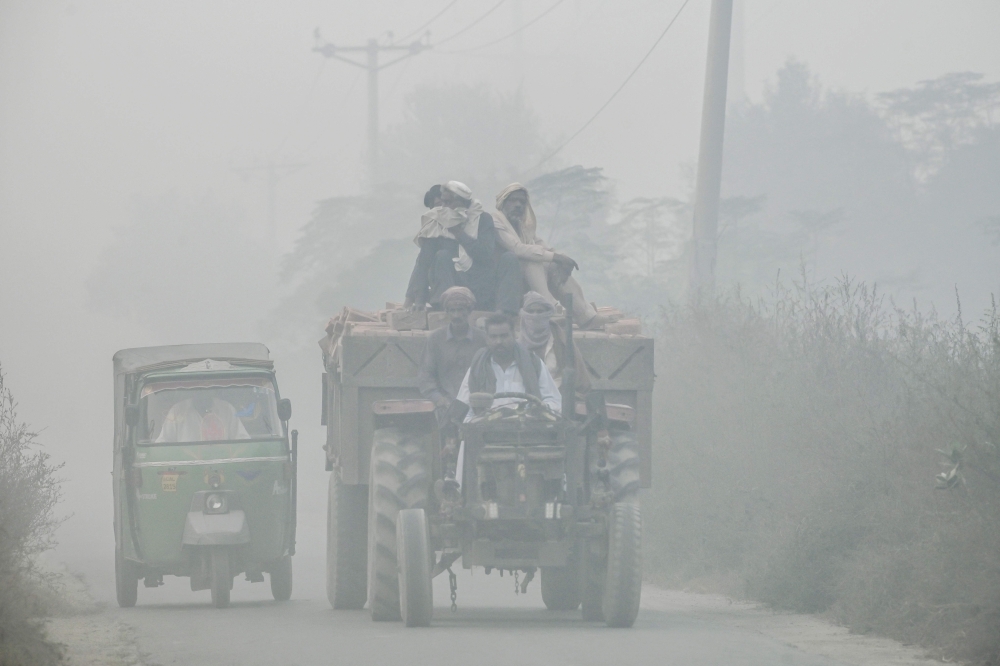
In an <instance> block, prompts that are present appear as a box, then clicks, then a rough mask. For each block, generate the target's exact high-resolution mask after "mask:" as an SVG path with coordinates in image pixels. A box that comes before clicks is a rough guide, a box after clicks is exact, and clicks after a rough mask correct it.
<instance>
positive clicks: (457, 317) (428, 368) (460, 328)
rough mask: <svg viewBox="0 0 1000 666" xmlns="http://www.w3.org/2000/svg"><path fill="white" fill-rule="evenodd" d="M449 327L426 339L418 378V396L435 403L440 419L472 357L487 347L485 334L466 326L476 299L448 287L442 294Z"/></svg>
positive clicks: (442, 304)
mask: <svg viewBox="0 0 1000 666" xmlns="http://www.w3.org/2000/svg"><path fill="white" fill-rule="evenodd" d="M441 306H442V307H443V308H444V311H445V312H446V313H447V315H448V319H449V324H448V325H447V326H445V327H443V328H439V329H437V330H436V331H434V332H432V333H431V334H430V336H429V337H428V338H427V345H426V346H425V347H424V355H423V358H422V359H421V360H420V371H419V373H418V374H417V388H418V389H420V395H422V396H423V397H425V398H427V399H428V400H431V401H433V402H434V405H435V406H436V407H437V413H438V416H439V420H440V417H442V416H443V414H444V413H445V412H446V411H447V410H448V407H450V406H451V403H452V401H453V400H454V399H455V396H456V395H458V389H459V387H460V386H461V385H462V379H463V378H464V377H465V374H466V372H467V371H468V370H469V364H471V363H472V357H473V356H475V354H476V352H477V351H479V350H480V349H482V348H483V347H485V346H486V334H485V333H484V332H483V331H481V330H479V329H478V328H476V327H474V326H470V325H469V315H471V314H472V310H473V309H474V308H475V307H476V297H475V296H474V295H473V294H472V292H471V291H470V290H469V289H466V288H465V287H451V288H450V289H448V290H446V291H445V292H444V293H443V294H441Z"/></svg>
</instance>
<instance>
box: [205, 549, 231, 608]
mask: <svg viewBox="0 0 1000 666" xmlns="http://www.w3.org/2000/svg"><path fill="white" fill-rule="evenodd" d="M209 562H210V563H211V565H212V567H211V568H212V603H213V604H214V605H215V607H216V608H225V607H226V606H228V605H229V593H230V590H232V589H233V577H232V575H230V573H229V553H228V552H227V551H226V549H225V548H224V547H222V546H213V547H212V549H211V551H209Z"/></svg>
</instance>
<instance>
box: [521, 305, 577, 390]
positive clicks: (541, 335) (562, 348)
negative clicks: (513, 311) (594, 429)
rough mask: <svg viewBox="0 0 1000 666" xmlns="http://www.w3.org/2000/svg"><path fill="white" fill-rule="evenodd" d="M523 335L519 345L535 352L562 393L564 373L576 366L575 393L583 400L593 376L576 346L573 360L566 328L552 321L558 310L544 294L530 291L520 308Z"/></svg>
mask: <svg viewBox="0 0 1000 666" xmlns="http://www.w3.org/2000/svg"><path fill="white" fill-rule="evenodd" d="M520 314H521V332H520V333H519V334H518V337H517V341H518V342H520V343H521V344H522V345H523V346H524V347H526V348H528V349H529V350H531V351H532V352H534V353H535V354H536V355H537V356H538V357H539V358H540V359H542V361H543V362H544V363H545V367H546V368H548V370H549V374H551V375H552V379H554V380H555V382H556V386H558V387H559V389H560V390H561V389H562V378H563V374H564V370H565V369H566V368H567V367H568V366H569V364H570V363H573V364H574V365H575V368H576V393H577V396H578V397H581V398H582V397H583V396H585V395H586V394H587V392H588V391H590V375H589V374H588V372H587V366H586V364H585V363H584V362H583V355H582V354H581V353H580V350H579V349H577V348H576V347H575V346H574V347H573V352H574V354H573V359H572V360H570V358H569V350H568V349H567V348H566V327H565V326H563V325H561V324H559V323H557V322H555V321H552V317H553V315H555V307H554V306H553V305H552V304H551V303H549V301H548V300H546V298H545V297H544V296H542V295H541V294H539V293H538V292H535V291H529V292H528V293H527V294H525V295H524V307H522V308H521V313H520Z"/></svg>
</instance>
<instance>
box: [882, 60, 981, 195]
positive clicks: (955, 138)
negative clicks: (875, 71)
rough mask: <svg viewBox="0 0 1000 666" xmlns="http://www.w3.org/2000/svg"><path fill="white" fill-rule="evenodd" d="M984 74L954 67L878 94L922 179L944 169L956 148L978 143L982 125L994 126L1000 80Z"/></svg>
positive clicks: (918, 175)
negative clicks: (988, 78) (986, 79)
mask: <svg viewBox="0 0 1000 666" xmlns="http://www.w3.org/2000/svg"><path fill="white" fill-rule="evenodd" d="M983 78H984V77H983V75H982V74H978V73H976V72H951V73H949V74H945V75H943V76H939V77H938V78H936V79H928V80H925V81H920V82H919V83H918V84H917V85H916V86H915V87H913V88H899V89H897V90H893V91H890V92H886V93H881V94H879V95H878V96H877V97H876V99H877V100H878V102H879V103H880V104H881V105H882V107H883V109H884V110H885V113H886V114H887V117H888V118H889V120H890V121H891V122H892V125H893V127H894V129H895V130H896V132H897V133H898V137H899V140H900V142H901V143H902V144H903V145H904V146H906V147H907V148H909V149H910V150H911V151H913V153H914V155H915V158H916V161H917V168H916V173H917V177H918V178H919V179H920V180H926V179H927V178H928V177H929V176H930V175H931V174H933V173H934V172H935V171H937V170H938V169H940V168H941V165H942V162H943V160H944V159H945V158H946V156H947V155H948V154H949V153H951V152H952V151H954V150H955V149H956V148H958V147H959V146H962V145H967V144H970V143H975V142H976V140H977V136H976V135H977V133H978V132H979V131H980V130H981V129H983V128H992V127H993V125H994V123H993V117H994V114H995V113H996V111H997V107H998V106H1000V83H986V82H984V81H983Z"/></svg>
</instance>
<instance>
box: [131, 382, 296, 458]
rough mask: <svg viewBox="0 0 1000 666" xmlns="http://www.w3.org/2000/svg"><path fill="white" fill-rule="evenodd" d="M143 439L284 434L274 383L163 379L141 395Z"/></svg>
mask: <svg viewBox="0 0 1000 666" xmlns="http://www.w3.org/2000/svg"><path fill="white" fill-rule="evenodd" d="M140 400H141V407H142V412H143V414H144V415H145V418H144V419H143V426H142V427H140V432H139V439H140V440H141V441H146V442H151V443H172V442H211V441H225V440H238V439H260V438H271V437H281V436H282V432H281V423H280V421H279V420H278V407H277V401H276V399H275V392H274V384H273V383H272V382H271V380H270V379H268V378H265V377H238V378H237V377H231V378H219V379H191V380H179V381H161V382H153V383H150V384H147V385H146V386H144V387H143V389H142V393H141V394H140Z"/></svg>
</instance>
